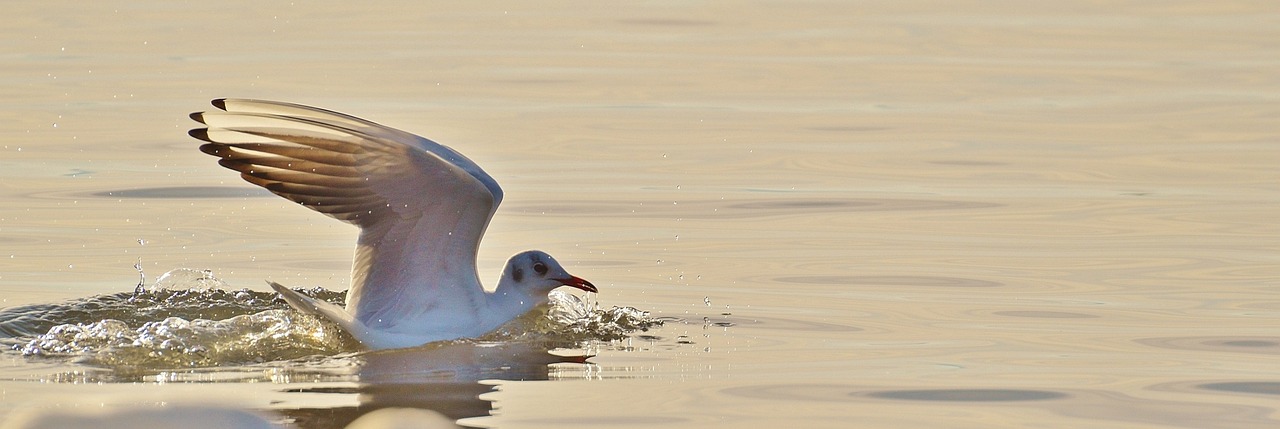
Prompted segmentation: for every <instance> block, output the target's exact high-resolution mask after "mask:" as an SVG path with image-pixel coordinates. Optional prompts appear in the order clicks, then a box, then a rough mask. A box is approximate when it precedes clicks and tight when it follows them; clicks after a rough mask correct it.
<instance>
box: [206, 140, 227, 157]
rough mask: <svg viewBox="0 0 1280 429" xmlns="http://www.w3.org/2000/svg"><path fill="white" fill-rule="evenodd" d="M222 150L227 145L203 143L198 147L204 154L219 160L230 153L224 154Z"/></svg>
mask: <svg viewBox="0 0 1280 429" xmlns="http://www.w3.org/2000/svg"><path fill="white" fill-rule="evenodd" d="M224 149H227V145H224V144H220V143H205V144H202V145H200V151H201V152H204V153H206V154H209V155H213V156H216V157H219V158H226V157H227V156H228V155H230V154H231V152H230V151H225V153H224Z"/></svg>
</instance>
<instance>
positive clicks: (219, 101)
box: [209, 98, 227, 110]
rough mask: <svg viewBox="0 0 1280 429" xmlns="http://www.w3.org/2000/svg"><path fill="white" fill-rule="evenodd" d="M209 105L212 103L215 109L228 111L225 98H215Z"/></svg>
mask: <svg viewBox="0 0 1280 429" xmlns="http://www.w3.org/2000/svg"><path fill="white" fill-rule="evenodd" d="M209 103H212V104H213V107H217V108H218V109H221V110H227V99H225V98H215V99H213V101H210V102H209Z"/></svg>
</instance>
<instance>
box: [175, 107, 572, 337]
mask: <svg viewBox="0 0 1280 429" xmlns="http://www.w3.org/2000/svg"><path fill="white" fill-rule="evenodd" d="M213 105H214V106H215V107H217V108H218V109H219V110H214V111H207V112H197V113H192V114H191V118H192V119H194V120H196V121H197V122H200V123H202V124H205V125H206V126H207V127H206V128H196V129H193V130H191V131H190V132H189V134H190V135H191V136H192V137H195V138H197V139H200V140H203V141H206V142H208V143H205V144H203V145H201V146H200V150H201V151H202V152H204V153H207V154H210V155H213V156H217V157H219V158H221V159H220V160H219V161H218V164H220V165H222V166H223V167H226V168H229V169H232V170H236V171H239V172H240V177H241V178H243V179H244V180H245V181H248V182H249V183H252V184H254V185H258V186H261V187H263V188H266V189H267V190H269V191H271V192H272V193H275V194H276V195H279V196H281V197H284V198H286V199H288V200H290V201H293V202H296V203H298V204H301V205H303V206H305V207H307V208H309V209H312V210H315V211H318V212H320V213H324V214H325V215H328V216H329V217H332V218H335V219H338V220H342V221H344V222H348V223H351V224H354V225H356V226H357V227H359V228H360V237H359V240H358V241H357V244H356V252H355V262H354V264H353V266H352V269H351V290H350V291H348V292H347V302H346V309H343V308H342V307H339V306H337V305H334V304H331V303H328V302H324V301H321V300H316V299H312V298H310V297H308V296H305V295H302V294H300V293H298V292H295V291H293V290H290V289H288V288H286V287H284V286H281V285H279V284H277V283H274V282H268V283H270V284H271V287H272V288H274V289H275V290H276V291H277V292H279V293H280V294H281V295H282V296H283V297H284V299H285V301H288V302H289V304H290V305H291V306H292V307H294V308H295V309H297V310H298V311H302V312H306V313H311V314H317V315H320V316H322V317H324V318H327V319H329V320H332V321H333V322H335V323H337V324H338V325H339V326H341V327H342V329H344V330H346V331H347V332H348V333H350V334H351V335H352V336H353V337H355V338H356V339H357V340H359V341H360V342H361V343H362V344H364V345H365V346H366V347H369V348H371V349H388V348H400V347H413V346H418V345H422V344H426V343H430V342H434V341H443V340H452V339H458V338H471V337H477V336H481V335H484V334H486V333H488V332H491V331H493V330H495V329H497V328H498V327H500V326H502V325H503V324H504V323H506V322H508V321H510V320H511V319H514V318H516V317H517V316H520V315H522V314H524V313H526V312H528V311H529V310H532V309H533V308H534V307H535V306H537V305H539V304H542V303H545V302H547V293H548V292H550V291H551V290H552V289H555V288H557V287H560V286H572V287H575V288H578V289H582V290H585V291H588V292H596V287H595V286H594V285H592V284H591V282H588V281H586V280H583V279H581V278H578V277H575V276H573V275H570V274H569V273H568V272H566V271H565V269H564V268H563V267H561V266H560V264H559V263H558V262H556V260H555V259H552V258H551V256H550V255H547V254H546V253H543V252H540V251H536V250H531V251H526V252H522V253H519V254H517V255H515V256H513V257H511V259H510V260H508V261H507V265H506V267H505V268H504V269H503V271H502V278H501V280H499V281H498V286H497V288H496V289H495V290H494V291H492V292H487V291H485V289H484V287H483V286H481V284H480V278H479V276H478V275H477V273H476V251H477V250H478V248H479V245H480V238H481V236H483V235H484V231H485V228H487V227H488V225H489V219H490V218H492V217H493V213H494V211H495V210H497V208H498V204H499V203H500V202H501V201H502V189H501V188H499V187H498V183H497V182H496V181H494V180H493V178H492V177H489V175H488V174H487V173H485V172H484V170H481V169H480V167H479V166H477V165H476V164H475V163H474V162H472V161H471V160H469V159H467V158H466V157H465V156H462V154H460V153H458V152H456V151H454V150H453V149H450V148H448V147H446V146H444V145H441V144H439V143H436V142H434V141H431V140H428V139H426V138H423V137H419V136H417V135H414V134H410V133H407V132H404V131H401V130H397V129H394V128H391V127H386V126H383V125H379V124H377V123H373V122H370V121H366V120H364V119H360V118H356V117H354V116H348V115H345V114H342V113H338V112H333V111H329V110H324V109H318V108H315V107H309V106H303V105H298V104H291V103H282V102H275V101H262V100H246V99H234V98H227V99H216V100H213Z"/></svg>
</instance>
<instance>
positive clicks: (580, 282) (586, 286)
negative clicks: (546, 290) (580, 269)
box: [560, 276, 599, 293]
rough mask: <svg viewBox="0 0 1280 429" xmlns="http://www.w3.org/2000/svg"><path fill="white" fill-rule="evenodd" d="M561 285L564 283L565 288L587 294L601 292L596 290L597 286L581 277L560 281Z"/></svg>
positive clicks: (570, 277)
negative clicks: (579, 290) (569, 287)
mask: <svg viewBox="0 0 1280 429" xmlns="http://www.w3.org/2000/svg"><path fill="white" fill-rule="evenodd" d="M560 283H563V284H564V285H565V286H572V287H575V288H578V289H582V290H585V291H587V292H592V293H595V292H599V290H598V289H596V285H593V284H591V282H589V281H586V280H584V279H582V278H581V277H576V276H569V278H567V279H560Z"/></svg>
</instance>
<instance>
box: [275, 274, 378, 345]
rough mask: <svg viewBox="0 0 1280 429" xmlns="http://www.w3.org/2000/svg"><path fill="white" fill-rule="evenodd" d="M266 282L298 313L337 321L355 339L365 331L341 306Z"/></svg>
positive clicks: (362, 325)
mask: <svg viewBox="0 0 1280 429" xmlns="http://www.w3.org/2000/svg"><path fill="white" fill-rule="evenodd" d="M267 284H269V285H271V288H272V289H275V291H276V292H279V293H280V297H281V298H284V301H285V302H287V303H289V306H290V307H293V309H294V310H298V312H300V313H306V314H311V315H316V316H320V317H323V318H325V319H328V320H330V321H332V322H333V323H337V324H338V326H341V327H342V329H343V330H345V331H347V332H348V333H350V334H351V335H352V336H354V337H356V339H360V338H361V337H362V335H361V334H363V333H365V332H366V331H367V329H366V328H365V327H364V324H363V323H360V322H359V321H356V319H355V317H352V316H351V313H348V312H347V311H346V310H344V309H343V308H342V307H339V306H337V305H335V304H332V303H329V302H326V301H322V300H318V299H315V298H312V297H309V296H306V295H303V294H301V293H298V292H297V291H295V290H293V289H289V288H287V287H284V285H281V284H280V283H276V282H273V281H270V280H267Z"/></svg>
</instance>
